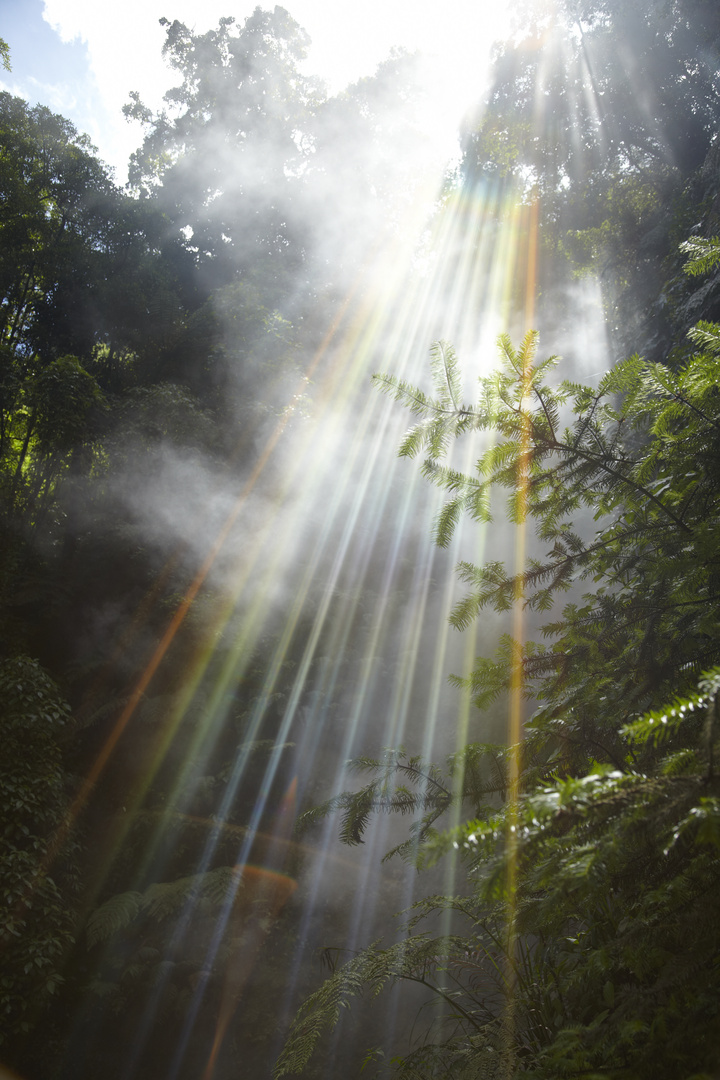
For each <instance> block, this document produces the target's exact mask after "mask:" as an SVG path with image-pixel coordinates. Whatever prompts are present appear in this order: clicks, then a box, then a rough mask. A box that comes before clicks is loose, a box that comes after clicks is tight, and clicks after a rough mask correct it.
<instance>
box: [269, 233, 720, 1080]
mask: <svg viewBox="0 0 720 1080" xmlns="http://www.w3.org/2000/svg"><path fill="white" fill-rule="evenodd" d="M690 254H691V256H692V258H693V259H694V262H695V265H696V266H702V265H703V262H704V263H705V264H710V263H711V262H713V261H716V260H717V259H718V258H720V248H719V247H718V244H717V242H710V243H709V242H700V241H698V242H697V244H695V245H694V246H691V247H690ZM692 340H693V345H694V347H695V351H694V353H693V355H692V357H691V358H690V359H689V360H688V361H687V362H686V363H685V365H684V366H683V367H682V368H681V369H680V370H678V371H677V372H670V371H668V369H667V368H664V367H662V366H660V365H657V364H653V363H649V362H645V361H643V360H641V359H640V358H639V357H637V356H635V357H631V358H630V359H628V360H626V361H624V362H623V363H621V364H619V365H618V366H617V367H616V368H615V369H614V370H612V371H611V372H609V373H608V374H607V375H606V376H605V377H604V378H603V380H602V381H601V383H600V385H599V386H598V387H597V388H593V387H589V386H583V385H580V384H576V383H572V382H568V381H563V382H560V384H559V385H558V386H556V387H553V386H552V385H551V384H550V382H549V381H548V380H549V375H550V372H551V370H552V368H553V366H554V365H555V363H556V361H555V359H554V358H551V359H549V360H545V361H543V362H541V363H536V362H535V347H536V335H535V334H529V335H528V336H527V337H526V338H525V340H524V342H523V343H522V346H521V347H520V348H519V349H517V350H516V349H514V348H513V347H512V345H511V344H510V342H509V340H508V339H506V338H503V339H501V342H500V358H501V366H500V367H499V369H498V370H497V371H496V372H495V373H494V374H493V375H491V376H488V377H482V378H481V379H480V393H479V396H478V399H477V401H476V402H475V403H474V404H472V405H466V404H464V403H463V402H462V398H461V390H460V379H459V372H458V368H457V363H456V360H455V357H454V355H453V352H452V350H451V349H450V348H449V347H448V346H446V345H443V344H439V345H436V346H435V347H434V349H433V353H432V370H433V377H434V388H435V394H434V396H433V397H430V396H428V395H426V394H424V393H423V392H422V391H421V390H420V389H418V388H417V387H413V386H410V385H408V384H406V383H403V382H401V381H399V380H398V379H396V378H394V377H392V376H378V377H377V378H378V381H379V385H380V388H381V389H382V390H384V391H386V392H388V393H391V394H392V395H393V396H394V397H395V398H396V399H397V400H399V401H401V402H402V403H403V404H405V405H406V406H407V407H408V408H409V409H410V410H411V411H412V412H413V413H414V414H415V415H416V416H417V417H418V422H417V423H416V424H415V426H414V427H413V428H412V429H411V430H410V431H409V432H408V434H407V436H406V438H405V440H404V442H403V444H402V447H401V450H400V453H401V454H403V455H406V456H414V455H415V454H417V453H419V452H421V451H424V452H425V453H426V455H427V456H426V460H425V464H424V466H423V472H424V474H425V475H426V476H427V477H428V479H430V480H431V481H432V482H434V483H436V484H438V485H439V486H440V487H441V488H443V489H444V490H445V491H446V492H447V493H448V495H449V501H448V502H447V504H446V506H445V508H444V509H443V511H442V512H441V514H440V516H439V518H438V522H437V530H436V540H437V542H438V543H440V544H442V545H444V544H447V543H448V542H449V541H450V539H451V536H452V533H453V530H454V528H455V525H456V523H457V522H458V520H459V518H460V516H461V515H463V514H469V515H470V516H471V517H472V518H473V519H474V520H477V521H481V522H486V521H489V520H490V495H491V492H492V491H493V489H495V488H498V487H499V488H506V489H508V491H509V496H508V516H509V518H510V520H511V521H514V522H516V523H517V524H518V525H519V526H521V525H522V524H523V523H524V522H525V521H526V520H527V521H532V522H534V524H535V527H536V532H537V535H538V538H539V540H540V541H542V542H543V543H544V545H545V546H546V547H547V549H548V550H547V555H546V557H545V558H544V559H538V560H530V561H529V563H528V565H527V567H526V568H525V569H524V570H523V571H522V572H521V573H519V574H513V573H508V572H507V571H506V569H505V568H504V566H502V564H500V563H492V564H489V565H485V566H483V567H475V566H472V565H470V564H467V563H464V564H461V566H460V576H461V578H462V579H463V580H464V581H466V582H467V583H468V584H469V585H470V586H471V591H470V593H469V595H468V596H467V597H466V599H465V600H463V601H461V602H460V604H459V605H458V606H457V607H456V609H455V612H454V614H453V616H452V621H453V622H454V624H455V625H456V626H458V627H459V628H462V627H464V626H466V625H468V623H469V622H470V621H471V620H472V619H474V618H475V617H476V615H477V614H478V613H479V612H480V611H481V610H482V609H483V608H484V607H486V606H488V605H489V606H492V607H494V608H495V609H496V610H497V611H507V610H508V609H510V608H511V607H512V606H513V605H518V604H519V605H521V606H522V607H523V608H524V609H525V610H526V611H535V612H540V613H542V612H543V611H549V610H550V609H551V608H555V607H556V605H557V601H558V599H559V597H560V596H561V595H562V593H563V592H567V591H570V590H572V593H573V594H576V593H577V590H578V588H579V587H580V583H582V582H586V583H589V584H590V586H591V589H590V591H589V592H587V593H586V594H585V595H584V596H583V597H582V598H581V599H579V600H578V599H577V596H576V595H574V596H573V599H572V602H570V603H567V604H566V605H565V607H564V608H563V610H562V614H561V617H558V615H557V613H553V615H552V617H551V619H550V621H549V622H547V623H546V624H545V625H544V626H543V627H542V635H543V637H544V638H545V640H546V643H545V644H542V645H540V644H532V643H529V642H527V643H526V642H521V641H515V640H512V639H510V638H506V639H505V640H504V641H503V642H502V644H501V647H500V649H499V652H498V655H497V656H496V657H495V659H493V660H487V659H480V660H478V661H477V664H476V667H475V670H474V672H473V674H472V675H471V677H470V679H469V689H470V690H471V691H472V693H473V695H474V698H475V701H476V703H477V704H478V706H479V707H481V708H482V707H485V706H486V705H487V704H488V702H489V701H491V700H492V699H493V698H494V697H495V696H496V695H497V694H498V693H499V692H500V691H502V690H507V689H510V690H513V689H514V690H515V691H517V690H518V689H519V688H522V689H523V691H524V693H525V694H526V695H527V696H528V697H530V698H532V699H533V700H534V701H535V702H536V703H537V708H536V710H535V712H534V714H533V715H532V717H531V719H530V720H529V721H528V722H527V724H526V725H525V730H524V732H523V737H522V741H521V742H520V743H519V744H517V745H513V746H510V747H500V746H497V747H488V746H483V745H480V744H476V745H471V746H469V747H466V748H465V751H464V752H463V753H462V754H460V755H456V756H455V757H454V758H452V759H450V761H449V762H448V766H449V771H448V770H446V772H445V773H443V771H441V770H439V769H437V768H436V767H433V766H429V765H427V764H426V763H423V762H422V761H420V760H418V759H410V760H408V759H407V758H405V757H404V756H403V755H402V753H395V754H391V753H388V754H386V756H385V758H384V759H383V760H381V761H378V762H372V761H368V760H365V761H360V762H358V763H357V766H358V767H360V768H364V769H366V770H369V771H371V772H374V773H375V774H376V779H375V780H373V781H372V782H371V783H370V784H369V785H367V786H366V787H364V788H363V789H361V790H360V791H359V792H356V793H354V794H348V795H344V796H341V797H340V798H339V799H336V800H333V801H331V802H330V803H328V804H326V805H325V806H324V807H321V808H320V810H319V811H315V812H312V814H311V817H312V818H314V817H317V816H318V814H324V813H328V812H330V811H331V810H333V809H337V808H338V807H342V808H343V809H344V811H345V821H344V826H343V838H344V839H345V840H346V841H347V842H350V843H353V842H357V841H358V840H359V839H360V838H361V836H362V832H363V830H364V828H365V826H366V823H367V821H368V818H369V816H370V815H371V814H372V813H373V812H374V811H393V810H394V811H401V812H407V811H424V817H423V818H422V819H420V821H419V823H418V824H417V825H416V828H415V832H416V835H415V838H414V843H413V844H412V845H411V846H406V847H405V849H404V850H405V852H406V853H409V854H414V856H415V858H416V859H417V861H418V864H419V865H420V866H423V865H427V864H428V863H432V862H433V861H434V860H435V859H436V858H437V857H438V856H439V855H442V854H447V853H448V852H459V853H460V857H461V858H462V859H463V861H464V863H465V865H466V868H467V870H468V873H469V877H468V883H469V890H468V893H467V895H461V896H454V897H450V896H432V897H429V898H427V899H425V900H423V901H422V902H420V903H418V904H416V905H415V908H414V910H413V911H411V914H410V918H409V921H408V924H407V934H406V936H405V937H404V938H403V940H401V941H400V942H399V943H398V944H397V945H395V946H392V947H390V948H389V949H381V948H379V947H378V946H377V945H374V946H371V947H370V948H369V949H366V950H364V951H363V952H362V953H360V954H359V956H357V957H355V958H354V959H353V960H351V961H350V962H349V963H348V964H347V965H345V966H344V967H343V968H340V969H338V970H337V971H336V972H335V973H334V975H333V976H332V977H331V979H330V980H328V982H327V983H326V984H325V986H324V987H322V988H321V989H320V990H319V991H318V992H317V993H316V994H315V995H314V996H313V997H312V998H311V999H310V1000H309V1001H308V1002H307V1003H306V1005H305V1006H304V1008H303V1010H301V1013H300V1014H299V1016H298V1018H297V1020H296V1022H295V1026H294V1028H293V1031H292V1032H291V1035H290V1040H289V1043H288V1046H287V1047H286V1049H285V1052H284V1054H283V1056H282V1057H281V1059H280V1061H279V1063H278V1067H277V1070H276V1074H277V1076H283V1075H286V1074H289V1073H294V1072H297V1071H298V1070H300V1069H301V1068H302V1067H303V1065H304V1063H305V1062H306V1061H307V1060H308V1058H309V1055H310V1053H311V1051H312V1048H313V1046H314V1044H315V1042H316V1040H317V1038H318V1036H319V1034H320V1032H321V1030H322V1028H323V1027H324V1026H325V1025H327V1024H329V1023H333V1022H334V1021H335V1020H336V1019H337V1015H338V1008H339V1007H340V1005H342V1004H345V1003H347V1002H348V1000H349V999H350V998H351V997H352V996H353V994H355V993H357V992H358V991H359V990H360V989H361V988H362V987H369V988H370V989H371V990H372V992H379V991H380V990H381V989H382V987H383V986H384V985H386V984H388V983H392V982H396V981H410V982H416V983H421V984H422V985H424V986H426V987H427V988H428V990H429V991H432V992H433V993H434V994H435V995H436V996H437V998H438V999H439V1001H440V1002H441V1003H442V1008H440V1009H439V1010H438V1015H439V1021H440V1022H439V1025H438V1027H439V1029H440V1030H435V1031H431V1032H429V1033H428V1036H427V1038H426V1040H424V1041H421V1044H420V1045H419V1046H417V1047H416V1048H415V1049H414V1050H413V1051H412V1052H411V1053H410V1054H409V1055H408V1056H406V1057H404V1058H402V1059H398V1060H399V1063H398V1069H397V1071H398V1073H399V1074H400V1075H407V1076H414V1077H417V1076H423V1077H425V1076H427V1077H431V1076H436V1075H445V1074H452V1075H453V1076H460V1077H463V1078H467V1080H470V1078H473V1080H475V1078H479V1077H495V1076H497V1077H500V1076H513V1077H520V1076H525V1075H528V1076H529V1075H533V1076H539V1077H547V1078H548V1080H549V1078H551V1077H558V1076H578V1075H582V1076H587V1077H595V1076H601V1075H602V1076H605V1077H607V1076H610V1077H616V1078H618V1080H619V1078H620V1077H628V1076H632V1077H648V1078H650V1077H652V1076H658V1075H659V1076H661V1077H668V1078H671V1077H677V1076H688V1075H690V1074H692V1075H695V1076H701V1075H702V1076H705V1075H710V1073H711V1071H712V1070H713V1069H714V1067H715V1064H716V1062H717V1054H718V1052H719V1051H720V1037H719V1036H718V1029H717V1025H716V1023H715V1019H716V1009H717V995H718V991H719V990H720V985H719V984H718V968H717V964H716V963H715V957H716V955H717V948H718V945H720V940H719V939H718V931H717V926H716V920H715V919H714V915H713V912H714V910H715V907H716V904H717V894H718V889H719V888H720V785H719V784H718V778H717V774H716V767H715V759H716V755H717V752H718V745H719V741H720V735H719V733H718V727H717V723H716V709H717V701H718V700H719V699H720V668H718V667H717V666H716V665H717V662H718V657H719V655H720V633H719V632H718V626H717V620H716V605H717V598H718V596H719V595H720V591H719V590H720V563H719V562H718V556H717V549H718V521H719V520H720V496H719V494H718V486H717V480H716V477H717V472H716V470H717V462H718V460H719V458H720V397H719V396H718V392H717V386H718V381H719V378H720V327H719V326H717V325H713V324H709V323H705V324H701V325H699V326H698V327H697V328H696V329H695V331H694V332H693V334H692ZM473 432H491V433H493V434H494V436H495V440H496V441H494V442H493V443H492V445H490V446H489V447H488V448H487V449H485V451H484V452H483V453H482V454H481V456H480V459H479V461H478V465H477V468H476V470H475V472H474V473H472V474H464V473H461V472H459V471H458V470H456V469H454V468H453V467H452V466H451V465H448V464H446V463H445V462H444V460H443V459H445V458H446V456H447V454H448V451H449V447H450V445H451V443H452V441H453V440H454V439H455V438H460V437H465V438H466V437H469V436H471V434H472V433H473ZM588 519H590V520H591V521H594V522H595V523H596V528H595V531H594V533H593V534H590V535H589V530H588V528H587V524H588ZM498 798H499V799H501V800H502V806H501V808H500V809H498V808H497V806H498ZM458 799H459V800H461V801H463V802H466V803H467V802H469V804H470V815H471V816H470V820H468V821H467V822H465V824H463V825H462V826H460V827H458V828H456V829H454V830H452V831H450V832H446V833H442V832H438V831H436V829H435V827H434V822H435V821H436V820H437V819H438V817H439V815H440V814H441V813H442V812H443V810H444V809H446V808H447V807H448V806H449V805H450V803H451V802H452V801H454V800H455V801H456V800H458ZM442 912H445V913H448V914H449V915H450V916H451V917H452V919H453V920H454V924H455V925H454V932H453V933H451V934H445V935H443V936H441V937H439V938H438V937H436V936H433V935H432V934H429V933H423V932H422V929H421V923H422V920H423V919H425V918H426V917H428V916H432V915H437V914H438V913H442Z"/></svg>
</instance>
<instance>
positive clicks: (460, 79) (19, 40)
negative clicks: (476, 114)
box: [0, 0, 508, 182]
mask: <svg viewBox="0 0 720 1080" xmlns="http://www.w3.org/2000/svg"><path fill="white" fill-rule="evenodd" d="M507 3H508V0H286V2H285V4H284V5H283V6H285V7H287V9H288V11H289V12H290V14H291V15H292V16H293V18H295V20H296V21H297V22H298V23H300V25H301V26H302V27H303V28H304V29H305V30H307V32H308V33H309V35H310V37H311V38H312V42H313V44H312V47H311V50H310V53H309V57H308V61H307V63H306V70H307V73H308V74H313V75H319V76H320V77H321V78H322V79H324V80H325V81H326V83H327V84H328V88H329V90H330V91H331V92H334V91H337V90H340V89H342V88H343V87H344V86H346V85H347V84H348V83H351V82H354V81H355V80H357V79H358V78H360V77H362V76H363V75H370V74H372V73H373V72H374V71H375V68H376V67H377V65H378V63H379V62H380V61H381V60H383V59H384V58H385V57H386V56H387V55H388V53H389V52H390V49H391V48H392V47H393V46H401V47H403V48H406V49H409V50H415V49H418V50H420V51H421V52H422V53H424V54H426V55H427V56H429V57H431V58H432V60H433V63H434V70H435V73H436V75H435V78H436V79H437V84H436V85H437V91H436V99H437V101H438V105H439V107H440V110H441V112H442V114H443V115H444V116H445V115H446V116H447V119H448V125H447V126H448V130H452V127H453V125H454V123H455V122H456V120H457V118H458V115H459V113H460V112H461V111H462V107H463V105H465V106H467V104H469V103H470V102H471V101H472V100H474V99H476V98H477V97H478V96H479V95H480V94H481V93H482V90H483V82H484V76H485V71H486V60H487V55H488V51H489V47H490V44H491V43H492V40H493V39H494V38H495V37H497V36H499V35H500V34H502V30H503V26H504V23H505V15H506V9H507ZM256 6H257V3H256V0H123V3H122V4H110V3H100V2H98V0H0V37H2V38H4V39H5V40H6V41H7V42H8V44H9V46H10V51H11V62H12V67H13V70H12V72H11V73H9V74H8V73H6V72H4V71H2V69H0V89H4V90H8V91H10V92H11V93H13V94H17V95H18V96H21V97H24V98H27V99H28V100H29V101H30V102H31V103H33V104H34V103H35V102H40V103H42V104H43V105H47V106H48V107H49V108H51V109H52V110H53V111H54V112H58V113H61V114H62V115H63V116H66V117H68V119H70V120H72V121H73V123H74V124H75V125H76V127H78V128H79V129H80V130H81V131H86V132H87V133H88V134H89V135H90V137H91V139H92V141H93V143H94V144H95V145H96V146H97V147H98V149H99V151H100V156H101V158H102V159H103V160H104V161H106V162H107V163H108V164H110V165H113V166H114V167H115V169H116V177H117V180H118V181H119V182H124V181H125V180H126V179H127V172H126V168H127V159H128V156H129V154H130V153H131V151H132V150H134V149H136V147H137V146H138V144H139V142H140V138H141V136H140V129H139V128H138V127H137V126H135V125H129V124H127V123H126V121H125V119H124V117H123V116H122V112H121V110H122V106H123V105H124V104H125V102H126V101H127V100H128V93H129V91H130V90H138V91H139V92H140V96H141V98H142V100H143V101H144V102H145V104H147V105H150V106H151V107H157V106H158V105H159V104H160V99H161V98H162V95H163V93H164V92H165V91H166V90H167V89H169V87H170V86H172V85H173V84H174V83H175V81H176V79H175V76H174V73H172V72H170V71H169V70H168V68H167V67H165V65H164V63H163V61H162V57H161V54H160V51H161V48H162V45H163V41H164V38H165V35H164V31H163V29H162V27H161V26H160V24H159V19H160V18H161V17H162V16H165V17H166V18H168V19H170V20H171V21H172V20H173V19H180V20H181V21H182V22H185V23H187V25H188V26H190V27H194V28H195V30H197V31H199V32H204V31H205V30H208V29H210V28H211V27H214V26H216V25H217V22H218V19H219V18H220V17H221V16H227V15H232V16H234V17H235V18H236V20H237V21H238V22H241V21H242V20H244V19H245V18H246V17H247V16H248V15H249V14H251V12H252V11H253V9H254V8H255V7H256ZM261 6H264V7H268V8H269V7H272V6H274V4H273V0H266V2H265V3H264V4H261Z"/></svg>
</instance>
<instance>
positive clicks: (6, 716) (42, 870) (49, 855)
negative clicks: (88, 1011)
mask: <svg viewBox="0 0 720 1080" xmlns="http://www.w3.org/2000/svg"><path fill="white" fill-rule="evenodd" d="M0 701H1V702H2V706H1V708H0V737H1V739H2V747H3V751H2V754H1V755H0V881H1V882H2V884H1V886H0V896H1V897H2V904H3V909H4V917H3V925H2V929H1V930H0V950H1V951H2V974H0V1015H2V1025H1V1028H2V1033H1V1034H0V1043H2V1042H7V1041H9V1040H11V1039H12V1038H13V1037H17V1036H18V1035H20V1034H22V1033H24V1032H27V1031H29V1030H30V1027H31V1020H32V1018H33V1013H34V1012H35V1011H36V1010H38V1009H39V1008H41V1007H42V1006H43V1004H45V1003H46V1001H47V999H48V998H49V997H50V996H52V995H54V994H56V993H57V991H58V988H59V986H60V984H61V983H62V981H63V976H62V966H63V960H64V958H65V955H66V953H67V951H68V949H69V947H70V946H71V945H72V943H73V941H74V936H75V918H74V915H73V902H74V900H75V892H76V887H77V844H76V842H75V840H74V839H73V838H72V836H71V835H70V834H69V833H68V830H67V829H66V828H65V827H64V826H65V815H66V811H67V802H68V792H67V781H68V778H67V776H66V773H65V769H64V764H63V759H62V743H63V740H64V737H65V736H66V733H67V732H68V730H69V729H70V727H71V717H70V710H69V708H68V706H67V704H66V702H65V701H64V700H63V698H62V696H61V694H60V692H59V690H58V688H57V686H56V685H55V684H54V683H53V681H52V679H51V678H50V677H49V676H48V674H47V673H46V672H45V671H43V669H42V668H41V667H40V665H39V664H38V663H37V661H34V660H31V659H29V658H28V657H25V656H20V657H16V658H15V659H13V660H6V661H4V662H3V663H2V664H0ZM58 838H60V841H61V848H60V849H59V848H58Z"/></svg>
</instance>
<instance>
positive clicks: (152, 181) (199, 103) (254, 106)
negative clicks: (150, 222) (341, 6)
mask: <svg viewBox="0 0 720 1080" xmlns="http://www.w3.org/2000/svg"><path fill="white" fill-rule="evenodd" d="M162 22H163V24H164V25H165V28H166V35H167V39H166V42H165V45H164V48H163V53H164V55H165V56H166V57H167V59H168V61H169V63H170V64H171V66H172V67H173V68H175V69H176V70H177V71H179V72H180V74H181V76H182V84H181V85H180V86H178V87H176V88H174V89H173V90H170V91H168V93H167V94H166V95H165V99H166V101H167V102H168V105H169V111H167V110H163V111H161V112H160V113H158V114H157V115H153V114H152V113H151V112H150V111H149V110H148V109H147V108H146V107H145V106H144V105H143V104H142V102H141V101H140V100H139V97H138V95H137V94H134V95H131V96H132V103H131V104H130V105H128V106H126V107H125V113H126V115H127V116H128V117H131V118H133V119H136V120H139V121H140V122H141V123H142V124H143V125H144V127H145V130H146V134H145V139H144V142H143V145H142V147H141V148H140V149H139V150H138V151H137V152H136V154H134V155H133V159H132V165H131V170H130V180H131V183H132V184H133V185H134V186H135V188H136V189H137V190H138V191H139V192H140V193H141V194H144V195H149V194H151V193H152V194H153V195H154V197H155V198H157V199H158V200H159V202H160V205H161V206H162V208H163V210H164V212H165V213H166V214H167V215H168V218H169V221H170V222H171V223H172V225H173V227H174V228H175V229H177V230H181V229H184V230H186V232H187V233H188V234H189V237H190V240H189V244H190V247H191V249H192V251H193V252H194V253H195V255H196V257H197V260H198V263H199V265H200V266H201V267H202V268H203V273H204V275H205V278H206V280H207V283H208V287H209V288H215V287H217V286H218V285H221V284H222V285H224V284H229V283H231V282H232V281H233V280H234V279H235V277H236V275H237V274H238V273H239V272H242V273H245V274H247V273H251V274H252V275H253V277H258V276H259V277H260V280H266V282H267V284H268V286H270V287H271V288H273V287H274V289H275V290H276V297H275V299H277V288H278V285H281V287H282V283H285V275H286V274H287V273H289V272H290V271H291V269H292V268H293V267H297V265H298V262H299V260H300V259H301V258H302V247H303V243H304V228H303V226H302V224H301V222H300V221H299V219H298V214H297V196H296V194H295V192H296V189H297V188H298V185H299V184H300V177H301V175H302V172H303V168H304V166H305V163H306V161H307V158H308V154H309V152H310V147H309V145H308V141H307V138H306V135H307V125H308V115H309V111H310V110H311V108H312V107H313V104H314V102H315V101H316V100H317V99H318V98H319V92H318V89H317V87H316V86H315V85H314V83H313V82H312V81H311V80H309V79H307V78H305V77H304V76H302V75H301V74H300V72H299V69H298V64H299V62H300V61H301V60H302V59H303V57H304V55H305V49H306V47H307V44H308V42H309V39H308V38H307V35H306V34H305V33H304V31H302V30H301V29H300V27H299V26H298V25H297V23H295V21H294V20H293V19H292V18H291V17H290V16H289V15H288V13H287V12H286V11H285V10H284V9H283V8H280V7H276V8H275V9H274V11H272V12H269V11H263V10H261V9H260V8H256V9H255V11H254V12H253V14H252V15H250V16H249V17H248V18H247V19H246V20H245V23H244V25H243V26H242V27H241V28H240V29H239V30H238V31H235V30H234V22H235V20H234V19H231V18H224V19H221V20H220V25H219V27H218V29H217V30H211V31H208V32H207V33H206V34H202V35H196V34H193V33H192V32H191V31H190V30H189V29H188V28H187V27H186V26H185V25H184V24H182V23H180V22H178V21H177V20H176V21H175V22H173V23H169V22H168V21H167V20H162ZM266 268H267V269H266Z"/></svg>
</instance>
